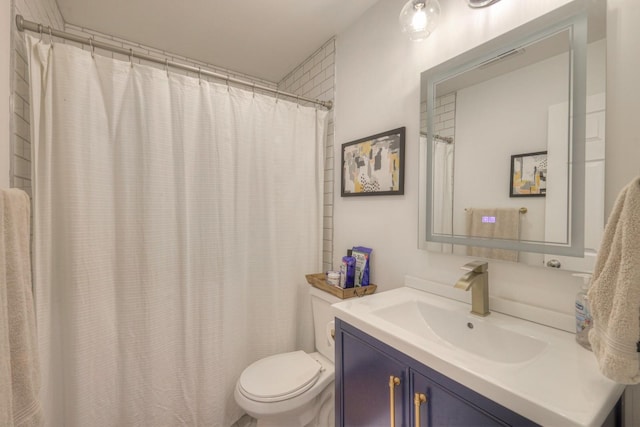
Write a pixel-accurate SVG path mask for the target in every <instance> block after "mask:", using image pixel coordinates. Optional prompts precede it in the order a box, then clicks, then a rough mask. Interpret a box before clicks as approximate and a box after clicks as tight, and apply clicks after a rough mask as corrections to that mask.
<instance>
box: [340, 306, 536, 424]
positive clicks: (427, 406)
mask: <svg viewBox="0 0 640 427" xmlns="http://www.w3.org/2000/svg"><path fill="white" fill-rule="evenodd" d="M335 337H336V426H338V427H354V426H392V427H393V426H395V427H401V426H402V427H414V426H420V427H426V426H430V427H431V426H433V427H435V426H460V427H461V426H483V427H491V426H519V427H520V426H522V427H525V426H535V425H537V424H535V423H534V422H532V421H530V420H528V419H526V418H523V417H522V416H520V415H518V414H516V413H515V412H513V411H510V410H509V409H507V408H505V407H503V406H501V405H499V404H497V403H495V402H493V401H491V400H490V399H487V398H486V397H484V396H482V395H480V394H478V393H476V392H474V391H473V390H470V389H468V388H466V387H464V386H463V385H461V384H459V383H457V382H455V381H453V380H451V379H450V378H448V377H446V376H444V375H442V374H440V373H438V372H436V371H434V370H433V369H431V368H429V367H427V366H425V365H423V364H421V363H419V362H417V361H416V360H414V359H412V358H410V357H409V356H407V355H405V354H404V353H401V352H399V351H397V350H395V349H393V348H392V347H390V346H388V345H387V344H384V343H383V342H381V341H379V340H377V339H375V338H373V337H371V336H369V335H367V334H365V333H364V332H362V331H360V330H359V329H357V328H355V327H353V326H351V325H349V324H348V323H346V322H344V321H341V320H340V319H336V336H335ZM394 377H397V378H398V379H399V384H398V385H397V386H394V387H391V385H390V378H394ZM392 388H393V392H392ZM392 405H393V408H394V412H395V414H394V418H393V419H394V421H395V423H394V422H393V421H392V413H391V407H392ZM418 422H419V423H418Z"/></svg>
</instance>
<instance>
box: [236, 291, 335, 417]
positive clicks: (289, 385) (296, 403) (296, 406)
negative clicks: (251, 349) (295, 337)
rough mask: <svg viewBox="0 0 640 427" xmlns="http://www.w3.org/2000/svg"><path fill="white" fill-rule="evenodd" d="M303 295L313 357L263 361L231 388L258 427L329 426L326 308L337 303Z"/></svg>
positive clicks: (330, 354) (320, 294)
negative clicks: (307, 306) (309, 313)
mask: <svg viewBox="0 0 640 427" xmlns="http://www.w3.org/2000/svg"><path fill="white" fill-rule="evenodd" d="M309 294H310V295H311V304H312V305H311V307H312V311H313V329H314V330H315V345H316V350H317V352H314V353H305V352H304V351H294V352H291V353H281V354H276V355H274V356H269V357H265V358H264V359H260V360H258V361H257V362H254V363H252V364H251V365H249V367H247V368H246V369H245V370H244V371H243V372H242V374H241V375H240V379H238V382H237V383H236V389H235V393H234V396H235V399H236V402H237V403H238V405H240V407H241V408H242V409H244V410H245V411H246V412H247V414H249V415H251V416H252V417H254V418H256V419H257V420H258V424H257V426H258V427H276V426H277V427H316V426H317V427H327V426H333V425H335V415H334V414H335V408H334V406H335V404H334V381H333V380H334V374H335V367H334V360H335V356H334V351H335V350H334V342H333V338H332V336H331V331H332V330H333V327H334V326H333V316H332V313H331V304H334V303H336V302H340V301H341V300H340V299H339V298H337V297H335V296H333V295H331V294H329V293H327V292H324V291H321V290H319V289H316V288H310V289H309Z"/></svg>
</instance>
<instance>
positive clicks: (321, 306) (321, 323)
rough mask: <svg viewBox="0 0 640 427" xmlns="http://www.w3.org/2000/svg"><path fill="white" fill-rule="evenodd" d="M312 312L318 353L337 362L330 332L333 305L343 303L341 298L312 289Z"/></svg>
mask: <svg viewBox="0 0 640 427" xmlns="http://www.w3.org/2000/svg"><path fill="white" fill-rule="evenodd" d="M309 294H310V295H311V310H312V311H313V329H314V331H315V344H316V351H318V352H319V353H320V354H322V355H323V356H324V357H326V358H327V359H329V360H331V361H332V362H335V345H334V341H333V339H332V338H331V335H330V330H331V329H333V328H335V326H334V324H333V320H334V319H333V312H332V310H331V304H335V303H337V302H340V301H342V300H341V299H340V298H338V297H336V296H333V295H331V294H330V293H328V292H325V291H322V290H320V289H317V288H313V287H312V288H310V289H309Z"/></svg>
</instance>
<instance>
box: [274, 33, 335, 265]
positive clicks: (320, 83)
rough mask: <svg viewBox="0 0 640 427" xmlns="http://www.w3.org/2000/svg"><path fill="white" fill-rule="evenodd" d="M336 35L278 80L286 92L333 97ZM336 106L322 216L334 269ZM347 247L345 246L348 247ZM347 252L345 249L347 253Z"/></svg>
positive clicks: (325, 258) (325, 249) (328, 261)
mask: <svg viewBox="0 0 640 427" xmlns="http://www.w3.org/2000/svg"><path fill="white" fill-rule="evenodd" d="M335 52H336V41H335V38H332V39H331V40H329V41H327V42H326V43H325V44H324V45H323V46H322V47H320V49H318V50H316V51H315V52H314V53H313V54H312V55H311V56H309V58H307V59H306V60H305V61H303V62H302V64H300V65H299V66H298V67H296V68H295V69H294V70H293V71H291V72H290V73H289V74H288V75H287V76H285V78H283V79H282V81H280V83H279V84H278V89H280V90H282V91H283V92H290V93H294V94H296V95H299V96H303V97H306V98H312V99H320V100H322V101H333V100H334V87H335V74H336V73H335ZM333 140H334V128H333V110H332V111H330V112H329V117H328V122H327V145H326V150H325V161H324V218H323V230H322V235H323V246H322V269H323V271H327V270H332V269H333V268H334V267H335V266H333V265H332V260H333V197H334V194H333V182H334V181H333V180H334V176H335V173H334V170H333ZM345 250H346V249H345ZM344 255H346V253H345V254H344Z"/></svg>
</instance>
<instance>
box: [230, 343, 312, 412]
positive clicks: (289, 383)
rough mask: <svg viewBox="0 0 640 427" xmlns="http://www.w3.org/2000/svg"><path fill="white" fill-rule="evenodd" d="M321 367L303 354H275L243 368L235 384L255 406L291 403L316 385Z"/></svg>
mask: <svg viewBox="0 0 640 427" xmlns="http://www.w3.org/2000/svg"><path fill="white" fill-rule="evenodd" d="M322 371H323V367H322V365H321V364H320V362H318V361H317V360H315V359H314V358H313V357H311V356H310V355H308V354H307V353H305V352H304V351H294V352H291V353H282V354H276V355H274V356H269V357H266V358H264V359H260V360H258V361H257V362H254V363H253V364H251V365H250V366H249V367H247V368H246V369H245V370H244V372H242V375H240V380H239V381H238V390H239V391H240V393H242V394H243V395H244V396H245V397H247V398H248V399H251V400H255V401H258V402H278V401H282V400H287V399H292V398H294V397H296V396H298V395H300V394H302V393H304V392H305V391H307V390H309V389H310V388H311V387H313V385H314V384H315V383H316V381H318V378H319V377H320V375H321V374H322Z"/></svg>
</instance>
